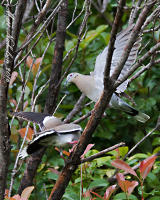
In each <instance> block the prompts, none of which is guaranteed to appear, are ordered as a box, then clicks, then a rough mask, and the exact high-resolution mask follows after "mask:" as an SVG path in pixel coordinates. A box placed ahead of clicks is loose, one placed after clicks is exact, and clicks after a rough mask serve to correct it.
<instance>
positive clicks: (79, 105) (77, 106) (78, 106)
mask: <svg viewBox="0 0 160 200" xmlns="http://www.w3.org/2000/svg"><path fill="white" fill-rule="evenodd" d="M84 99H85V95H84V94H82V95H81V96H80V98H79V100H78V101H77V103H76V104H75V105H74V108H73V109H72V111H71V112H70V113H69V114H68V115H67V117H66V119H65V120H64V122H65V123H68V122H70V121H71V119H72V118H73V117H74V116H75V115H76V114H77V113H79V111H80V110H81V109H82V108H83V101H84Z"/></svg>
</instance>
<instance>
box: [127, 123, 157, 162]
mask: <svg viewBox="0 0 160 200" xmlns="http://www.w3.org/2000/svg"><path fill="white" fill-rule="evenodd" d="M158 129H159V124H158V123H157V125H156V126H155V128H153V129H152V130H151V131H150V132H149V133H148V134H147V135H145V136H144V137H143V138H142V139H141V140H140V141H139V142H138V143H137V144H136V145H135V146H134V147H132V149H131V150H130V151H129V152H128V153H127V154H126V155H125V157H124V160H125V159H126V158H127V157H128V156H129V155H130V154H131V153H132V152H133V151H134V150H135V149H136V148H137V147H138V146H139V145H140V144H141V143H142V142H143V141H144V140H145V139H146V138H148V137H149V136H150V135H151V134H152V133H153V132H154V131H156V130H158Z"/></svg>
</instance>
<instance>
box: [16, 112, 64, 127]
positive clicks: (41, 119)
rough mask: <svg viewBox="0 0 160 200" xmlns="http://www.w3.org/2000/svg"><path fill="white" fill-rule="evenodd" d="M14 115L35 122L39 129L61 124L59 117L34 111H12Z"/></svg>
mask: <svg viewBox="0 0 160 200" xmlns="http://www.w3.org/2000/svg"><path fill="white" fill-rule="evenodd" d="M12 115H14V116H15V117H18V118H21V119H24V120H27V121H30V122H33V123H36V124H38V125H39V126H40V128H41V130H47V129H51V128H54V127H55V126H58V125H61V124H63V122H62V121H61V119H59V118H57V117H54V116H53V115H49V114H44V113H36V112H13V113H12Z"/></svg>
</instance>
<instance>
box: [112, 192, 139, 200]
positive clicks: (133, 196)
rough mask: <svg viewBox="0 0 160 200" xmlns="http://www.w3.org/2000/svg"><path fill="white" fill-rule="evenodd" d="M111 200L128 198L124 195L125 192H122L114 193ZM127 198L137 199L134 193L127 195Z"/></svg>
mask: <svg viewBox="0 0 160 200" xmlns="http://www.w3.org/2000/svg"><path fill="white" fill-rule="evenodd" d="M113 200H128V198H127V197H126V194H125V193H124V192H123V193H119V194H117V195H115V196H114V197H113ZM129 200H138V199H137V197H136V196H135V195H133V194H131V195H129Z"/></svg>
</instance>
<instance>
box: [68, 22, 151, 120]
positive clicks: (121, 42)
mask: <svg viewBox="0 0 160 200" xmlns="http://www.w3.org/2000/svg"><path fill="white" fill-rule="evenodd" d="M132 29H133V25H132V26H129V27H128V28H127V29H125V30H123V31H122V32H120V33H119V34H118V35H117V37H116V40H115V50H114V53H113V57H112V63H111V70H110V76H112V74H113V72H114V70H115V67H116V66H117V63H118V62H119V60H120V58H121V56H122V53H123V50H124V48H125V46H126V44H127V41H128V39H129V37H130V34H131V31H132ZM140 43H141V37H138V38H137V41H136V42H135V44H134V45H133V47H132V49H131V52H130V54H129V57H128V59H127V61H126V63H125V65H124V67H123V69H122V71H121V73H120V75H119V78H122V77H123V76H124V74H126V73H127V72H128V70H129V69H130V68H131V66H132V65H133V63H134V62H135V60H136V58H137V53H138V50H139V47H140V45H141V44H140ZM107 53H108V46H107V47H106V48H105V49H104V50H103V51H102V53H101V54H99V55H98V56H97V58H96V63H95V68H94V72H91V74H90V75H82V74H79V73H71V74H69V75H68V76H67V80H66V82H67V83H69V82H73V83H74V84H76V86H77V87H78V88H79V89H80V90H81V92H83V93H84V94H85V95H86V96H87V97H88V98H89V99H91V100H92V101H94V102H97V101H98V99H99V98H100V96H101V94H102V91H103V88H104V84H103V79H104V69H105V64H106V56H107ZM127 84H128V80H127V81H125V82H123V83H122V84H121V85H120V86H119V87H118V88H117V90H116V92H117V93H121V92H124V91H125V89H126V88H127ZM109 106H110V107H113V108H115V109H118V110H121V111H124V112H126V113H127V114H129V115H132V116H134V117H135V118H136V119H137V120H138V121H140V122H142V123H145V122H146V121H147V120H148V119H149V118H150V117H149V116H148V115H146V114H144V113H142V112H140V111H138V110H136V109H135V108H133V107H131V106H130V105H129V104H127V103H126V102H125V101H123V100H122V99H121V98H119V97H118V96H117V95H116V93H113V95H112V97H111V100H110V103H109Z"/></svg>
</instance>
